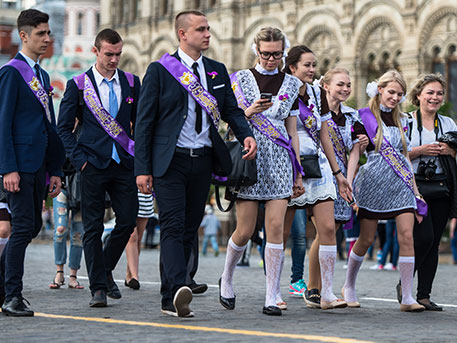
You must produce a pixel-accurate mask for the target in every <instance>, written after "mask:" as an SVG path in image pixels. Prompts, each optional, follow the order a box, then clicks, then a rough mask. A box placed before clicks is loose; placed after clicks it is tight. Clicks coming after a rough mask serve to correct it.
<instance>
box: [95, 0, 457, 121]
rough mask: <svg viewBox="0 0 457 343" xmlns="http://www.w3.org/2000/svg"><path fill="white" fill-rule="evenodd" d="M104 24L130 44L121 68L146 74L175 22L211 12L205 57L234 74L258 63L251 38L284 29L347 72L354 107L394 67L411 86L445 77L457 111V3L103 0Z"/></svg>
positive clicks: (325, 64) (326, 65) (169, 48)
mask: <svg viewBox="0 0 457 343" xmlns="http://www.w3.org/2000/svg"><path fill="white" fill-rule="evenodd" d="M100 6H101V19H100V20H101V27H112V28H114V29H116V30H117V31H119V33H120V34H121V35H122V37H123V39H124V50H123V58H122V61H121V63H122V68H124V69H126V70H129V71H131V72H134V73H137V74H139V75H143V74H144V72H145V71H146V68H147V66H148V65H149V63H150V62H151V61H154V60H157V59H158V58H160V56H161V55H162V54H163V53H165V52H173V51H175V50H176V47H177V39H176V36H175V33H174V27H173V22H174V17H175V15H176V14H177V13H178V12H180V11H182V10H185V9H190V8H195V9H199V10H201V11H203V12H204V13H206V15H207V17H208V20H209V23H210V26H211V33H212V38H211V48H210V49H209V51H208V52H206V53H205V55H207V56H208V57H210V58H215V59H217V60H219V61H222V62H224V63H225V64H226V65H227V67H228V69H229V71H235V70H238V69H242V68H247V67H251V66H253V64H254V63H255V56H254V55H253V53H252V52H251V45H252V42H253V37H254V36H255V34H256V33H257V32H258V30H259V29H260V28H262V27H265V26H275V27H279V28H280V29H282V30H283V31H284V32H285V33H286V34H287V35H288V37H289V40H290V41H291V44H292V45H294V44H305V45H308V46H309V47H310V48H311V49H312V50H313V51H314V52H315V54H316V56H317V59H318V68H317V69H318V74H323V73H325V72H326V71H327V70H328V69H330V68H332V67H335V66H338V67H344V68H346V69H348V70H349V71H350V73H351V77H352V81H353V94H354V100H355V103H356V104H357V105H358V106H363V105H365V103H366V100H367V98H366V95H365V92H364V90H365V86H366V84H367V82H369V81H371V80H373V79H374V78H376V77H378V76H380V75H381V74H382V73H383V72H384V71H386V70H387V69H390V68H396V69H398V70H399V71H401V72H402V73H403V75H404V76H405V78H406V79H407V81H408V84H409V85H411V83H412V82H413V81H414V79H415V78H416V77H417V76H418V75H419V74H420V73H424V72H438V71H439V72H441V73H442V74H443V75H445V77H446V79H447V81H448V83H449V89H448V92H447V97H448V98H447V100H448V101H450V102H452V103H453V104H454V112H456V110H457V2H456V1H455V0H357V1H355V0H282V1H280V0H245V1H240V0H175V1H171V0H101V2H100Z"/></svg>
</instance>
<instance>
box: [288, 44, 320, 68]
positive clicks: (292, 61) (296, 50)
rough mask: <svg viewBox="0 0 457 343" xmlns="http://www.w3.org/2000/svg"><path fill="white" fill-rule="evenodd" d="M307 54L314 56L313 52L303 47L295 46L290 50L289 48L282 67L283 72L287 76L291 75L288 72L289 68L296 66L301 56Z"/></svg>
mask: <svg viewBox="0 0 457 343" xmlns="http://www.w3.org/2000/svg"><path fill="white" fill-rule="evenodd" d="M307 53H312V54H314V52H313V51H312V50H311V49H310V48H308V47H307V46H305V45H295V46H293V47H292V48H290V50H289V51H288V53H287V57H286V66H285V67H284V71H285V72H286V73H287V74H292V71H291V70H290V66H291V65H293V66H295V65H297V63H298V61H300V58H301V55H303V54H307Z"/></svg>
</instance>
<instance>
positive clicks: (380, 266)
mask: <svg viewBox="0 0 457 343" xmlns="http://www.w3.org/2000/svg"><path fill="white" fill-rule="evenodd" d="M384 269H386V267H384V266H383V265H382V264H379V265H378V270H384Z"/></svg>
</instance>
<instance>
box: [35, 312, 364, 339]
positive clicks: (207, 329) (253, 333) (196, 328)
mask: <svg viewBox="0 0 457 343" xmlns="http://www.w3.org/2000/svg"><path fill="white" fill-rule="evenodd" d="M35 317H44V318H53V319H73V320H81V321H86V322H97V323H110V324H124V325H137V326H152V327H158V328H166V329H181V330H191V331H203V332H218V333H228V334H232V335H244V336H262V337H276V338H290V339H298V340H305V341H318V342H329V343H373V342H371V341H360V340H356V339H352V338H340V337H330V336H329V337H326V336H316V335H300V334H289V333H277V332H263V331H255V330H236V329H224V328H215V327H214V328H213V327H207V326H194V325H181V324H164V323H153V322H137V321H131V320H120V319H108V318H97V317H78V316H65V315H57V314H48V313H40V312H35Z"/></svg>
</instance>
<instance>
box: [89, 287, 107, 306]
mask: <svg viewBox="0 0 457 343" xmlns="http://www.w3.org/2000/svg"><path fill="white" fill-rule="evenodd" d="M89 306H90V307H106V306H108V302H107V301H106V292H105V291H104V290H102V289H99V290H98V291H95V293H94V295H93V296H92V299H91V301H90V302H89Z"/></svg>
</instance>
